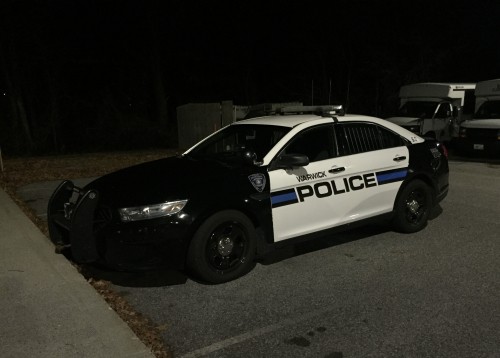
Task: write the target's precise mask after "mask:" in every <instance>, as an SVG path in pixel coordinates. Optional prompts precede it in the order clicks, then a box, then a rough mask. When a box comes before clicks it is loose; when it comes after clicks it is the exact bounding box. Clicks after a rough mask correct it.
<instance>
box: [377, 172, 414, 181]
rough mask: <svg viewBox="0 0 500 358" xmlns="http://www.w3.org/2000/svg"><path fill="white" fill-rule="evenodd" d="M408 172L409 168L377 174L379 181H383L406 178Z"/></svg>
mask: <svg viewBox="0 0 500 358" xmlns="http://www.w3.org/2000/svg"><path fill="white" fill-rule="evenodd" d="M407 172H408V170H406V169H405V170H402V171H400V172H396V173H390V174H383V175H377V181H378V182H379V183H380V182H381V181H387V180H392V179H399V178H404V177H405V176H406V173H407Z"/></svg>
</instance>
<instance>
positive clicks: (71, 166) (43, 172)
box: [0, 149, 179, 358]
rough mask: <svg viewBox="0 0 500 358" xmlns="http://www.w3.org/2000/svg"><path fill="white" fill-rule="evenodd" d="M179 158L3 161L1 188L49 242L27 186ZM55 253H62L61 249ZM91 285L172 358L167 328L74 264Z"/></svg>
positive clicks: (114, 155)
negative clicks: (24, 192) (26, 195)
mask: <svg viewBox="0 0 500 358" xmlns="http://www.w3.org/2000/svg"><path fill="white" fill-rule="evenodd" d="M176 154H179V151H178V150H175V149H158V150H145V151H131V152H111V153H90V154H74V155H62V156H51V157H26V158H5V157H4V158H3V172H0V186H1V187H2V189H4V190H5V191H6V192H7V194H8V195H9V196H10V197H11V198H12V199H13V200H14V201H15V202H16V203H17V205H19V207H20V208H21V209H22V210H23V212H24V213H25V214H26V215H27V216H28V217H29V218H30V219H31V221H33V223H35V225H36V226H37V227H38V228H39V229H40V230H41V231H42V232H43V233H44V235H45V236H46V237H47V238H48V228H47V223H46V222H45V221H43V220H40V219H39V218H38V217H37V216H36V215H35V213H34V211H33V210H32V209H31V208H30V207H29V206H28V205H27V204H26V203H25V202H23V201H22V200H21V199H20V198H19V197H18V196H17V194H16V192H17V190H18V189H19V188H20V187H22V186H24V185H27V184H31V183H35V182H39V181H46V180H59V179H61V180H62V179H69V178H90V177H96V176H102V175H105V174H108V173H111V172H114V171H116V170H118V169H122V168H126V167H129V166H132V165H135V164H140V163H144V162H149V161H152V160H156V159H161V158H165V157H170V156H173V155H176ZM55 252H57V253H59V250H58V248H55ZM73 264H74V265H75V266H76V267H77V269H78V271H79V272H80V273H81V274H82V275H83V276H84V277H85V278H86V279H87V281H88V282H89V284H91V285H92V287H94V289H95V290H96V291H97V292H98V293H99V294H100V295H101V296H102V297H103V298H104V299H105V300H106V302H107V303H108V304H109V305H110V306H111V308H113V310H115V311H116V312H117V313H118V315H120V317H121V318H122V319H123V320H124V321H125V322H126V323H127V324H128V325H129V326H130V328H131V329H132V330H133V331H134V332H135V334H136V335H137V336H138V337H139V339H140V340H141V341H142V342H144V344H146V346H148V347H149V348H150V349H151V351H152V352H153V353H154V354H155V355H156V357H159V358H166V357H172V352H171V350H170V349H169V348H168V347H167V346H166V345H165V344H164V343H163V342H162V340H161V338H160V332H161V330H163V329H165V327H162V326H160V327H155V326H154V325H153V324H152V323H151V322H149V321H148V320H147V319H146V318H145V317H143V316H142V315H141V314H140V313H138V312H136V311H135V310H134V308H133V307H132V306H131V305H130V304H129V303H128V302H127V301H126V300H125V299H124V298H123V297H120V296H118V295H117V294H116V293H115V292H114V291H113V290H112V289H111V286H110V285H109V284H108V282H106V281H104V280H100V279H95V278H93V277H92V275H91V274H90V273H88V272H87V270H85V268H84V267H81V266H79V265H77V264H75V263H73Z"/></svg>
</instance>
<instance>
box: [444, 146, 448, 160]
mask: <svg viewBox="0 0 500 358" xmlns="http://www.w3.org/2000/svg"><path fill="white" fill-rule="evenodd" d="M443 152H444V155H445V156H446V158H448V151H447V150H446V147H445V146H444V145H443Z"/></svg>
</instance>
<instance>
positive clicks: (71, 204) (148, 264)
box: [47, 180, 191, 271]
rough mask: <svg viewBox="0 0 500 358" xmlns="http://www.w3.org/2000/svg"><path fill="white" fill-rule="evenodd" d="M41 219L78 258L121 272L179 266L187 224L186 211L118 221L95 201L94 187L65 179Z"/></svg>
mask: <svg viewBox="0 0 500 358" xmlns="http://www.w3.org/2000/svg"><path fill="white" fill-rule="evenodd" d="M47 221H48V227H49V234H50V238H51V240H52V241H53V242H54V243H55V244H56V245H65V246H70V247H71V252H72V256H73V259H74V260H75V261H76V262H78V263H90V264H91V263H96V264H101V265H105V266H107V267H109V268H112V269H117V270H123V271H136V270H146V269H155V268H170V269H182V268H183V267H184V262H185V258H186V254H187V249H188V245H189V240H187V239H186V237H187V232H188V228H189V224H190V223H191V220H190V217H189V216H188V215H186V214H184V215H183V216H182V218H181V217H179V216H178V215H173V216H171V217H164V218H158V219H152V220H143V221H138V222H131V223H122V222H121V220H120V219H119V217H118V213H113V211H112V210H110V209H109V208H108V207H106V206H104V205H102V203H100V195H99V192H98V191H97V190H92V189H89V190H83V189H81V188H77V187H75V186H74V184H73V183H72V182H71V181H69V180H66V181H63V182H62V183H61V184H60V185H59V187H58V188H57V189H56V190H55V191H54V193H53V194H52V197H51V198H50V200H49V204H48V208H47Z"/></svg>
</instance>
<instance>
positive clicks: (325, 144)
mask: <svg viewBox="0 0 500 358" xmlns="http://www.w3.org/2000/svg"><path fill="white" fill-rule="evenodd" d="M334 146H335V142H334V134H333V126H332V125H331V124H328V125H322V126H319V127H315V128H313V129H309V130H306V131H304V132H302V133H299V134H298V135H297V136H296V137H295V138H294V139H292V141H291V142H290V144H288V145H287V146H286V148H285V150H284V151H283V152H282V153H281V154H303V155H306V156H307V157H308V158H309V162H310V163H313V162H318V161H320V160H325V159H331V158H334V157H335V154H334Z"/></svg>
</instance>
